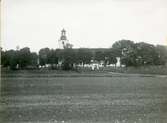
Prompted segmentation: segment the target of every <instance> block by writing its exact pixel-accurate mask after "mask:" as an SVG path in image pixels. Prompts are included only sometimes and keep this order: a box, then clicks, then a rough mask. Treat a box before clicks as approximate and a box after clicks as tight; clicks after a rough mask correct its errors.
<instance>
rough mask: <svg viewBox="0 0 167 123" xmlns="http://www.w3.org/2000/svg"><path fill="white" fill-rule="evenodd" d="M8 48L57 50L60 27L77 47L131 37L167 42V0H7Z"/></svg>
mask: <svg viewBox="0 0 167 123" xmlns="http://www.w3.org/2000/svg"><path fill="white" fill-rule="evenodd" d="M1 2H2V3H1V45H2V47H3V49H5V50H8V49H16V46H19V47H20V48H23V47H29V48H30V49H31V51H36V52H38V51H39V49H41V48H45V47H49V48H53V49H56V48H58V40H59V38H60V35H61V30H62V29H63V28H64V29H65V30H66V31H67V38H68V40H69V41H70V43H72V44H73V45H74V48H80V47H82V48H83V47H87V48H108V47H111V46H112V44H113V43H114V42H115V41H118V40H121V39H128V40H132V41H134V42H147V43H152V44H155V45H156V44H162V45H167V0H2V1H1Z"/></svg>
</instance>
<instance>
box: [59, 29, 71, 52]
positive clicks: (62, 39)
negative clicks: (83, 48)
mask: <svg viewBox="0 0 167 123" xmlns="http://www.w3.org/2000/svg"><path fill="white" fill-rule="evenodd" d="M58 43H59V49H66V48H72V46H73V45H72V44H70V43H69V40H67V37H66V31H65V29H63V30H62V31H61V37H60V39H59V40H58Z"/></svg>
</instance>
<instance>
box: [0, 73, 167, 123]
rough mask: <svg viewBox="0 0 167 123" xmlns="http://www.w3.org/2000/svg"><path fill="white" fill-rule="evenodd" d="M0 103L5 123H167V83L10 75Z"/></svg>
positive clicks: (154, 78) (105, 76)
mask: <svg viewBox="0 0 167 123" xmlns="http://www.w3.org/2000/svg"><path fill="white" fill-rule="evenodd" d="M0 101H1V108H0V118H1V121H2V122H3V123H5V122H9V123H10V122H11V123H56V122H57V123H63V122H64V123H96V122H97V123H166V122H167V106H166V105H167V77H166V76H163V77H162V76H143V75H138V74H137V75H136V74H135V75H133V74H128V75H127V74H112V73H91V74H90V73H89V74H86V73H84V74H78V73H72V72H71V73H68V72H67V73H55V72H53V71H52V72H51V71H49V72H45V73H40V72H39V73H38V72H34V73H33V72H31V71H24V72H23V71H18V72H16V73H13V72H10V73H8V74H7V73H5V74H2V82H1V99H0Z"/></svg>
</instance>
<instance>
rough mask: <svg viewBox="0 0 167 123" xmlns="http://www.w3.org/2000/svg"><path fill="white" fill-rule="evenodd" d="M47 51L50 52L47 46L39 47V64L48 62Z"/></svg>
mask: <svg viewBox="0 0 167 123" xmlns="http://www.w3.org/2000/svg"><path fill="white" fill-rule="evenodd" d="M49 53H50V49H49V48H42V49H40V51H39V64H40V65H46V64H48V61H49V58H48V56H49Z"/></svg>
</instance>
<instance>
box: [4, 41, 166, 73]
mask: <svg viewBox="0 0 167 123" xmlns="http://www.w3.org/2000/svg"><path fill="white" fill-rule="evenodd" d="M117 57H119V58H120V62H121V64H123V65H125V66H126V67H128V66H136V67H137V66H144V65H165V64H166V63H167V46H163V45H156V46H155V45H152V44H148V43H145V42H139V43H134V42H133V41H130V40H120V41H117V42H115V43H114V44H113V45H112V47H111V48H96V49H89V48H78V49H71V48H65V49H49V48H42V49H40V50H39V52H38V54H37V53H36V52H31V51H30V48H28V47H24V48H22V49H20V50H7V51H3V49H1V66H2V67H8V68H10V69H28V68H33V69H35V68H36V69H37V68H39V66H45V65H47V64H49V65H50V66H51V68H53V69H57V68H58V65H59V64H61V66H60V67H61V69H64V70H69V69H73V68H75V67H76V66H77V65H78V64H82V65H84V64H91V63H92V62H95V61H96V62H97V63H101V62H102V63H103V65H104V67H105V66H106V65H109V64H116V63H117Z"/></svg>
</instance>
